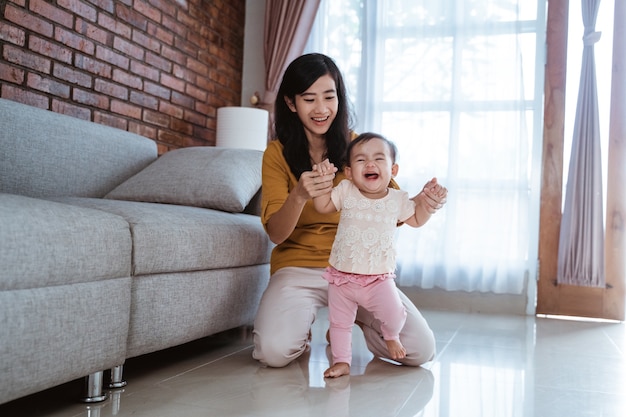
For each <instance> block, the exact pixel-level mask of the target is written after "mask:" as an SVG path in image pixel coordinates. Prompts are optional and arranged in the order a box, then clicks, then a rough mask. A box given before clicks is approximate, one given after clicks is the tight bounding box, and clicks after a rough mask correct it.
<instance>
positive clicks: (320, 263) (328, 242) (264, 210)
mask: <svg viewBox="0 0 626 417" xmlns="http://www.w3.org/2000/svg"><path fill="white" fill-rule="evenodd" d="M343 179H346V176H345V174H344V173H343V171H342V172H337V174H336V175H335V179H334V180H333V185H334V186H337V184H339V183H340V182H341V181H342V180H343ZM297 184H298V180H297V179H296V177H295V175H293V173H292V172H291V169H289V165H288V164H287V161H286V160H285V157H284V156H283V145H282V144H281V143H280V142H279V141H277V140H272V141H270V142H269V144H268V145H267V149H266V150H265V153H264V154H263V188H262V190H263V191H262V193H261V194H262V199H261V222H262V223H263V227H265V228H266V230H267V221H268V220H269V218H270V217H272V215H273V214H274V213H276V212H277V211H278V210H280V208H281V207H282V206H283V204H284V203H285V200H287V196H288V195H289V193H290V192H291V190H292V189H293V188H294V187H295V186H296V185H297ZM389 186H390V187H392V188H396V189H397V188H399V187H398V185H397V184H396V182H395V181H394V180H391V183H390V184H389ZM339 217H340V213H339V212H336V213H330V214H320V213H318V212H317V210H315V206H314V205H313V201H312V200H309V201H307V202H306V204H305V205H304V208H303V209H302V213H301V214H300V218H299V219H298V222H297V224H296V228H295V229H294V231H293V232H291V235H290V236H289V237H288V238H287V239H286V240H285V241H284V242H282V243H280V244H278V245H276V246H275V247H274V249H273V251H272V256H271V258H270V273H271V274H273V273H274V272H276V271H278V270H279V269H280V268H284V267H287V266H297V267H304V268H325V267H327V266H328V265H329V264H328V259H329V257H330V250H331V248H332V246H333V242H334V240H335V234H336V233H337V224H338V223H339Z"/></svg>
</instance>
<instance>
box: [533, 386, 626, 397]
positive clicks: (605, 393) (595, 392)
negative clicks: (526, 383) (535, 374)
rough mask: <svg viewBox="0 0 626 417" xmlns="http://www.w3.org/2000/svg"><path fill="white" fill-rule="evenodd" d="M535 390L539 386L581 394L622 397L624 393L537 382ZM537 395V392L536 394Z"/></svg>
mask: <svg viewBox="0 0 626 417" xmlns="http://www.w3.org/2000/svg"><path fill="white" fill-rule="evenodd" d="M534 386H535V390H536V389H537V388H544V389H545V388H548V389H550V390H552V391H566V392H570V393H580V394H602V395H614V396H616V397H619V398H621V397H622V396H623V395H624V394H623V393H622V392H621V391H617V392H612V391H605V390H592V389H580V388H573V387H572V388H568V387H555V386H554V384H550V385H548V384H538V383H535V384H534ZM535 395H536V394H535Z"/></svg>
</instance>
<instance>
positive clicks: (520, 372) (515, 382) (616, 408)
mask: <svg viewBox="0 0 626 417" xmlns="http://www.w3.org/2000/svg"><path fill="white" fill-rule="evenodd" d="M423 313H424V315H425V316H426V318H427V319H428V320H429V322H430V324H431V326H432V328H433V330H434V331H435V334H436V337H437V343H438V351H439V353H438V356H437V358H436V359H435V360H434V361H433V362H430V363H428V364H426V365H425V366H424V367H422V368H409V367H402V366H396V365H393V364H390V363H387V362H383V361H381V360H378V359H374V358H372V356H371V354H370V353H369V352H368V351H367V349H366V348H365V345H364V342H363V338H362V334H361V333H360V330H359V329H358V328H357V327H355V331H354V346H353V349H354V360H353V365H352V375H350V376H349V377H342V378H339V379H336V380H326V381H325V380H324V378H323V377H322V373H323V371H324V369H326V367H327V366H328V358H327V345H326V343H325V339H324V335H325V332H326V328H327V319H326V312H325V311H323V312H322V314H321V315H320V318H319V319H318V320H317V322H316V323H315V325H314V328H313V342H312V345H311V350H310V352H309V354H308V355H306V356H305V357H302V358H301V359H300V360H298V361H296V362H294V363H292V364H291V365H290V366H288V367H286V368H282V369H267V368H263V367H260V366H259V365H258V363H257V362H255V361H254V360H253V359H252V358H251V338H250V334H249V332H246V331H244V330H241V329H239V330H237V331H231V332H227V333H224V334H220V335H218V336H215V337H210V338H206V339H203V340H200V341H197V342H193V343H190V344H187V345H184V346H180V347H177V348H173V349H169V350H167V351H164V352H158V353H156V354H152V355H146V356H143V357H140V358H135V359H131V360H129V361H128V362H127V364H126V369H125V376H126V379H127V380H128V382H129V384H128V386H127V387H126V388H125V389H123V390H120V391H117V392H111V393H110V397H109V399H108V400H106V401H105V402H103V403H101V404H97V405H91V406H86V405H84V404H80V403H77V402H76V398H78V397H79V396H80V392H81V388H82V381H74V382H71V383H68V384H64V385H62V386H59V387H57V388H54V389H51V390H48V391H45V392H43V393H39V394H35V395H32V396H29V397H26V398H22V399H20V400H16V401H13V402H11V403H8V404H5V405H2V406H0V416H4V417H12V416H29V417H35V416H91V417H95V416H120V417H122V416H151V417H155V416H164V417H170V416H185V417H187V416H202V417H209V416H259V417H261V416H262V417H265V416H268V417H270V416H271V417H281V416H289V417H302V416H324V417H333V416H337V417H345V416H359V417H383V416H417V417H444V416H445V417H448V416H450V417H474V416H475V417H513V416H515V417H531V416H532V417H553V416H554V417H556V416H558V417H561V416H563V417H565V416H567V417H582V416H589V417H591V416H593V417H600V416H601V417H624V416H626V329H625V325H624V324H623V323H597V322H580V321H565V320H555V319H547V318H535V317H523V316H494V315H480V314H464V313H453V312H441V311H424V312H423Z"/></svg>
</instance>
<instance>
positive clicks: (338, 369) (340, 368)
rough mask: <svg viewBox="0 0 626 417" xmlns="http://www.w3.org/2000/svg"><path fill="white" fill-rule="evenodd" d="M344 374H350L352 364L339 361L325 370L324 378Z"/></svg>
mask: <svg viewBox="0 0 626 417" xmlns="http://www.w3.org/2000/svg"><path fill="white" fill-rule="evenodd" d="M342 375H350V365H349V364H347V363H345V362H338V363H336V364H334V365H333V366H331V367H330V368H328V369H327V370H325V371H324V378H338V377H340V376H342Z"/></svg>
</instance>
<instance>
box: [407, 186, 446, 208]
mask: <svg viewBox="0 0 626 417" xmlns="http://www.w3.org/2000/svg"><path fill="white" fill-rule="evenodd" d="M413 199H414V201H415V203H417V204H421V205H422V206H423V207H424V208H425V209H426V211H428V213H430V214H434V213H435V212H437V210H439V209H440V208H442V207H443V206H444V204H446V202H447V201H448V189H447V188H446V187H444V186H442V185H440V184H439V183H438V182H437V178H433V179H431V180H430V181H428V182H427V183H426V184H425V185H424V188H423V189H422V192H420V193H419V194H418V195H416V196H415V197H414V198H413Z"/></svg>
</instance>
